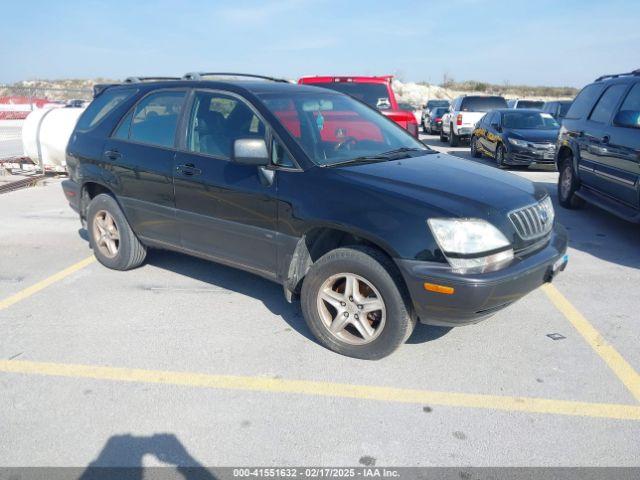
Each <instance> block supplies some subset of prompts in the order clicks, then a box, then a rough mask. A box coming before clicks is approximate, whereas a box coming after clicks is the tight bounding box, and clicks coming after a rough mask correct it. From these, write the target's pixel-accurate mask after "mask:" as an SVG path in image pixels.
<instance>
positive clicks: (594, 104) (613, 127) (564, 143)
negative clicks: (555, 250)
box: [556, 70, 640, 222]
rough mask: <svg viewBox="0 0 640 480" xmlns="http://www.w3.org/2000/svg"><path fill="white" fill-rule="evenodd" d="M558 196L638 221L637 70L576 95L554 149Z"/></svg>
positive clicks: (639, 91) (565, 204)
mask: <svg viewBox="0 0 640 480" xmlns="http://www.w3.org/2000/svg"><path fill="white" fill-rule="evenodd" d="M556 164H557V166H558V171H559V172H560V176H559V178H558V197H559V199H560V204H561V205H562V206H563V207H567V208H577V207H580V206H581V205H582V204H583V203H584V202H585V201H587V202H589V203H591V204H594V205H596V206H598V207H601V208H603V209H605V210H607V211H609V212H611V213H613V214H614V215H617V216H619V217H621V218H624V219H625V220H629V221H631V222H640V70H635V71H633V72H631V73H623V74H616V75H605V76H602V77H600V78H598V79H596V81H595V82H593V83H592V84H590V85H587V86H586V87H584V88H583V89H582V91H580V93H579V94H578V96H577V97H576V99H575V100H574V101H573V104H572V105H571V108H569V111H568V112H567V114H566V116H565V118H564V120H563V121H562V126H561V128H560V134H559V136H558V142H557V145H556Z"/></svg>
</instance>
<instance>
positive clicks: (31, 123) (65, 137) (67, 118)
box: [22, 108, 84, 172]
mask: <svg viewBox="0 0 640 480" xmlns="http://www.w3.org/2000/svg"><path fill="white" fill-rule="evenodd" d="M82 112H84V108H51V109H38V110H34V111H33V112H31V113H30V114H29V115H28V116H27V118H26V119H25V121H24V125H23V126H22V145H23V149H24V155H25V156H26V157H28V158H30V159H31V160H33V161H34V162H35V163H36V164H37V165H38V166H40V165H44V170H45V172H66V168H67V161H66V153H65V151H66V149H67V143H68V142H69V138H70V137H71V133H72V132H73V129H74V127H75V126H76V122H77V121H78V118H79V117H80V115H81V114H82Z"/></svg>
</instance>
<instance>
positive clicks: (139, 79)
mask: <svg viewBox="0 0 640 480" xmlns="http://www.w3.org/2000/svg"><path fill="white" fill-rule="evenodd" d="M162 80H180V77H127V78H125V80H124V83H140V82H156V81H162Z"/></svg>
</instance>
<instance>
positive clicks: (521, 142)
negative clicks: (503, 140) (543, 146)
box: [509, 138, 529, 148]
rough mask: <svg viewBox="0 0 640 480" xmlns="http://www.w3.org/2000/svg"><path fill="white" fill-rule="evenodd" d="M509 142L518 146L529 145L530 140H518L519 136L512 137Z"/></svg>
mask: <svg viewBox="0 0 640 480" xmlns="http://www.w3.org/2000/svg"><path fill="white" fill-rule="evenodd" d="M509 143H510V144H511V145H515V146H516V147H525V148H526V147H528V146H529V142H525V141H524V140H518V139H517V138H510V139H509Z"/></svg>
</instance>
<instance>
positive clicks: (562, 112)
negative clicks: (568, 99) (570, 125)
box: [558, 103, 571, 118]
mask: <svg viewBox="0 0 640 480" xmlns="http://www.w3.org/2000/svg"><path fill="white" fill-rule="evenodd" d="M570 108H571V103H561V104H560V108H559V111H558V116H559V117H562V118H564V117H565V116H566V115H567V112H568V111H569V109H570Z"/></svg>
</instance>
